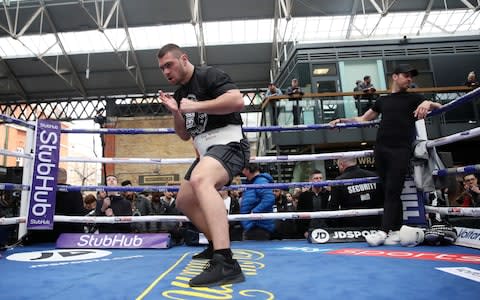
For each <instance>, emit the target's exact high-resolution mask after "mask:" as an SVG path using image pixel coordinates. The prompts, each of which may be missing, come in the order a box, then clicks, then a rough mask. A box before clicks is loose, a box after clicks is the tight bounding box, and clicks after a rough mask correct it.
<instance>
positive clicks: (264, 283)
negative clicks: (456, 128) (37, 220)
mask: <svg viewBox="0 0 480 300" xmlns="http://www.w3.org/2000/svg"><path fill="white" fill-rule="evenodd" d="M479 95H480V89H476V90H474V91H472V92H470V93H468V94H465V95H464V96H461V97H460V98H458V99H457V100H454V101H452V102H450V103H449V104H447V105H444V106H443V107H442V109H439V110H436V111H434V112H432V113H431V114H430V115H436V114H440V113H442V112H445V111H448V110H449V109H452V108H454V107H457V106H458V105H461V104H462V103H466V102H469V101H473V99H474V98H475V97H478V96H479ZM0 118H1V119H3V120H4V122H9V123H14V124H17V125H20V126H25V127H26V128H28V130H29V134H28V135H27V136H28V139H27V149H28V147H30V148H32V149H35V147H36V146H37V145H36V144H37V139H35V138H33V137H34V131H33V130H34V129H36V127H38V126H39V125H38V123H37V125H34V124H32V123H30V122H25V121H22V120H18V119H14V118H11V117H9V116H4V115H0ZM419 122H422V121H419ZM376 124H377V123H376V122H367V123H365V124H364V123H362V124H342V125H340V126H337V127H338V128H340V129H342V128H347V127H359V126H375V125H376ZM324 129H331V126H329V125H328V124H320V125H305V126H303V125H299V126H289V127H281V126H274V127H262V128H246V130H245V131H251V132H252V131H297V130H324ZM61 131H62V132H63V133H69V134H75V133H100V134H171V133H173V130H172V129H169V128H160V129H128V128H127V129H99V130H65V129H62V130H61ZM478 136H480V129H479V128H474V129H471V130H468V131H465V132H460V133H456V134H453V135H450V136H446V137H443V138H440V139H436V140H431V141H426V145H427V147H428V148H429V149H434V148H435V147H436V146H440V145H445V144H448V143H454V142H456V141H461V140H464V139H469V138H472V137H478ZM26 152H27V153H28V151H26ZM372 153H373V152H372V151H371V150H366V151H351V152H339V153H325V154H310V155H288V156H264V157H261V156H258V157H252V159H251V162H256V163H270V162H286V161H314V160H326V159H337V158H341V157H363V156H370V155H372ZM0 154H1V155H8V156H15V157H22V158H25V160H26V163H25V169H24V170H25V171H24V176H23V182H22V184H12V183H0V188H1V189H3V190H18V191H21V193H22V200H21V209H20V216H19V217H13V218H4V217H3V218H0V226H1V225H16V224H18V225H19V236H22V234H24V233H25V232H26V224H27V223H28V220H29V216H28V213H29V202H30V201H31V200H30V199H29V198H30V192H31V191H32V189H34V188H35V187H34V183H35V181H34V180H33V179H32V178H31V175H29V174H31V173H30V172H29V170H30V171H31V170H32V168H34V161H35V159H39V157H38V156H39V154H38V151H36V152H35V154H33V155H32V154H21V153H16V152H11V151H7V150H0ZM40 158H41V157H40ZM43 158H45V157H43ZM59 160H60V161H64V162H77V161H79V162H89V163H132V164H145V163H148V164H179V163H181V164H189V163H191V162H193V160H194V159H193V158H191V159H190V158H181V159H153V158H135V159H134V158H98V159H91V158H81V157H60V158H59ZM479 170H480V165H470V166H463V167H457V168H444V169H436V170H434V171H433V173H432V176H449V175H452V174H465V173H474V172H478V171H479ZM377 180H378V179H377V178H376V177H369V178H358V179H349V180H326V181H322V182H319V183H312V182H292V183H273V184H265V185H255V184H248V185H233V186H231V187H229V188H228V189H246V188H280V189H282V188H291V187H303V186H312V185H315V186H335V185H349V184H356V183H367V182H376V181H377ZM58 190H62V191H99V190H104V191H134V192H142V191H148V192H152V191H175V190H178V186H134V187H118V186H115V187H113V186H61V187H58ZM29 200H30V201H29ZM30 204H31V203H30ZM425 212H426V213H436V214H441V215H454V216H470V217H479V216H480V208H470V207H468V208H466V207H434V206H425ZM381 213H382V209H365V210H342V211H320V212H291V213H264V214H248V215H229V220H231V221H239V220H247V219H266V218H268V219H310V218H336V217H356V216H364V215H378V214H381ZM52 219H53V221H55V222H74V223H131V222H150V221H160V222H164V221H187V219H186V217H184V216H167V215H161V216H120V217H73V216H62V215H56V216H52ZM458 230H459V238H458V240H457V242H456V244H455V245H450V246H435V247H433V246H424V245H420V246H417V247H412V248H407V247H401V246H380V247H375V248H371V247H368V245H367V244H366V243H364V242H363V243H358V242H356V243H350V242H343V243H325V244H324V243H315V242H314V243H309V242H308V241H307V240H282V241H262V242H260V241H255V242H254V241H241V242H232V250H233V252H234V257H235V258H236V259H238V261H239V263H240V265H241V266H242V269H243V271H244V273H245V276H246V281H245V282H243V283H238V284H233V285H231V284H229V285H223V286H220V287H212V288H192V287H189V285H188V281H189V280H190V279H191V278H192V277H193V276H195V275H196V274H198V273H199V272H200V271H201V269H202V268H203V266H204V264H205V261H198V260H197V261H195V260H192V259H191V255H192V254H194V253H196V252H199V251H201V250H202V248H201V247H191V246H185V245H181V246H175V247H164V248H165V249H158V250H154V249H140V248H136V249H119V248H120V247H103V246H102V247H83V248H78V247H77V248H65V247H56V245H55V244H37V245H29V246H20V245H18V246H12V247H8V248H7V249H5V250H4V251H2V252H0V255H1V256H0V270H1V273H0V274H1V277H0V291H1V292H0V295H1V296H0V299H32V298H38V299H66V298H74V299H88V298H97V299H246V298H254V299H344V298H347V297H348V298H353V299H370V298H372V297H374V298H376V299H431V298H432V297H433V298H436V299H476V298H478V295H479V292H480V267H479V264H480V251H478V244H475V243H474V242H476V241H477V240H478V241H480V231H479V230H475V229H468V228H459V229H458ZM470 242H472V243H470ZM466 246H468V247H466Z"/></svg>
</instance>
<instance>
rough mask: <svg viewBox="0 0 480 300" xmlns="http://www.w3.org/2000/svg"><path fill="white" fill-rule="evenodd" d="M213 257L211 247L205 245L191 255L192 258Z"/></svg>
mask: <svg viewBox="0 0 480 300" xmlns="http://www.w3.org/2000/svg"><path fill="white" fill-rule="evenodd" d="M212 258H213V248H211V247H207V248H205V249H204V250H203V251H202V252H200V253H197V254H195V255H194V256H192V259H212Z"/></svg>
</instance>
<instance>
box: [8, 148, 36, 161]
mask: <svg viewBox="0 0 480 300" xmlns="http://www.w3.org/2000/svg"><path fill="white" fill-rule="evenodd" d="M0 155H5V156H13V157H20V158H27V159H33V155H31V154H25V153H21V152H16V151H9V150H5V149H0Z"/></svg>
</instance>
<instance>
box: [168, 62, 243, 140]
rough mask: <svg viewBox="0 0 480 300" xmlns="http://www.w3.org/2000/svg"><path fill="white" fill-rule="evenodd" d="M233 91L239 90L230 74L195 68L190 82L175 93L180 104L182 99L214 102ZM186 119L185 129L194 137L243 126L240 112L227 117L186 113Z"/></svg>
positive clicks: (216, 70) (211, 69)
mask: <svg viewBox="0 0 480 300" xmlns="http://www.w3.org/2000/svg"><path fill="white" fill-rule="evenodd" d="M233 89H237V86H236V85H235V84H234V83H233V81H232V79H231V78H230V76H228V74H226V73H224V72H222V71H221V70H219V69H215V68H212V67H195V70H194V71H193V75H192V78H191V79H190V81H189V82H188V83H187V84H185V85H182V86H181V87H180V88H179V89H178V90H177V91H175V94H174V98H175V99H176V100H177V103H179V104H180V100H182V98H189V99H191V100H197V101H203V100H212V99H215V98H217V97H219V96H220V95H222V94H224V93H225V92H227V91H228V90H233ZM184 118H185V127H186V129H187V131H188V132H189V133H190V135H191V136H192V137H195V136H197V135H199V134H201V133H203V132H207V131H209V130H212V129H216V128H220V127H225V126H227V125H230V124H237V125H242V124H243V122H242V117H241V116H240V113H239V112H233V113H229V114H225V115H213V114H207V113H202V112H196V113H186V114H184Z"/></svg>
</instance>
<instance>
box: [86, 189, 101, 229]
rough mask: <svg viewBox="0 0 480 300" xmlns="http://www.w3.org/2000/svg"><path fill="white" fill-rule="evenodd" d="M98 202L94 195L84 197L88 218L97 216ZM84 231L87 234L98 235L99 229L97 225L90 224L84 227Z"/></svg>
mask: <svg viewBox="0 0 480 300" xmlns="http://www.w3.org/2000/svg"><path fill="white" fill-rule="evenodd" d="M97 203H98V200H97V198H96V197H95V195H94V194H88V195H86V196H85V197H83V207H84V208H85V210H86V212H87V214H86V215H85V216H86V217H93V216H96V215H95V212H96V209H97ZM83 231H84V232H85V233H98V227H97V224H96V223H92V224H90V223H88V224H85V225H84V226H83Z"/></svg>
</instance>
